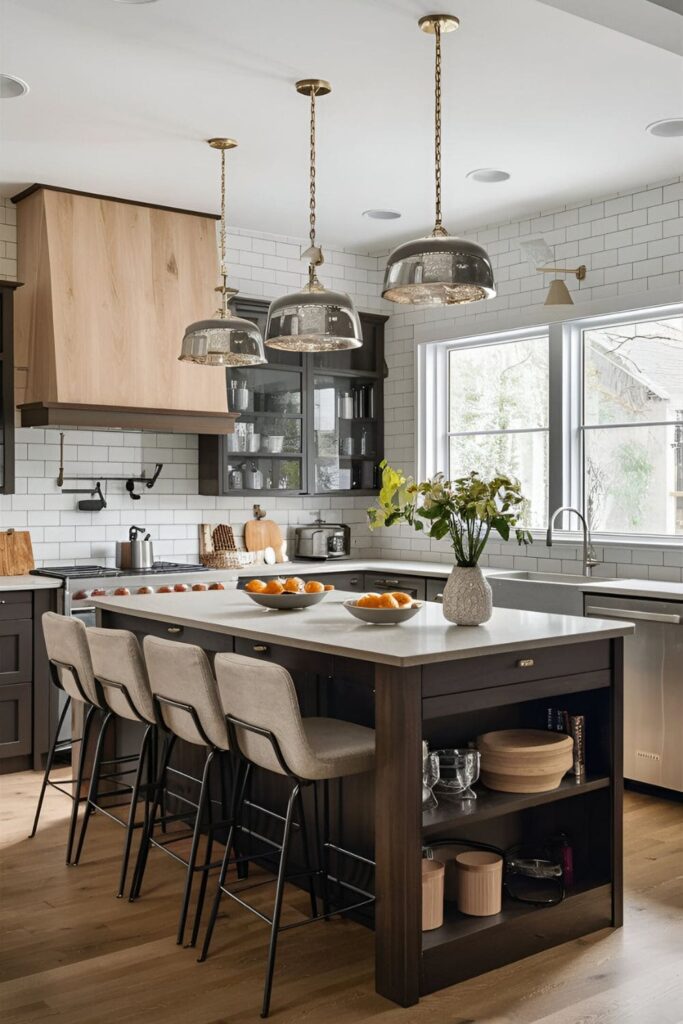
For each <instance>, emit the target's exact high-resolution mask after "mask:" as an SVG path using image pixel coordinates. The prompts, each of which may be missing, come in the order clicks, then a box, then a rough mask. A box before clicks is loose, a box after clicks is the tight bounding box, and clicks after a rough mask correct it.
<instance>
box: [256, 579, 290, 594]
mask: <svg viewBox="0 0 683 1024" xmlns="http://www.w3.org/2000/svg"><path fill="white" fill-rule="evenodd" d="M284 589H285V588H284V587H283V586H282V584H281V583H280V581H279V580H268V582H267V583H266V585H265V587H264V588H263V590H262V591H260V593H262V594H282V593H283V591H284Z"/></svg>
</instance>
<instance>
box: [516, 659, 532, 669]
mask: <svg viewBox="0 0 683 1024" xmlns="http://www.w3.org/2000/svg"><path fill="white" fill-rule="evenodd" d="M533 666H534V659H533V658H520V659H519V661H518V662H517V668H533Z"/></svg>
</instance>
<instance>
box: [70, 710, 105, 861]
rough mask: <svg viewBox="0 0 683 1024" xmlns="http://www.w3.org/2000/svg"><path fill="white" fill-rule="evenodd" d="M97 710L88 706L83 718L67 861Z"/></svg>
mask: <svg viewBox="0 0 683 1024" xmlns="http://www.w3.org/2000/svg"><path fill="white" fill-rule="evenodd" d="M96 712H97V708H96V707H95V705H94V704H90V705H89V706H88V710H87V711H86V713H85V718H84V720H83V735H82V737H81V750H80V754H79V755H78V771H77V773H76V781H75V783H74V785H75V787H76V792H75V795H74V800H73V806H72V808H71V821H70V822H69V837H68V839H67V841H66V863H67V864H70V863H71V854H72V852H73V845H74V839H75V837H76V822H77V820H78V808H79V807H80V803H81V786H82V785H83V769H84V767H85V755H86V750H87V747H88V742H89V740H90V728H91V724H92V721H93V718H94V717H95V714H96Z"/></svg>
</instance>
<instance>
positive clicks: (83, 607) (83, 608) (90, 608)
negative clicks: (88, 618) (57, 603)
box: [71, 604, 97, 618]
mask: <svg viewBox="0 0 683 1024" xmlns="http://www.w3.org/2000/svg"><path fill="white" fill-rule="evenodd" d="M95 611H97V609H96V608H95V605H94V604H79V606H78V608H73V607H72V609H71V617H72V618H75V617H76V616H77V615H80V614H81V613H83V614H85V613H86V612H95Z"/></svg>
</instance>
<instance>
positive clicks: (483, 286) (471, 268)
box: [382, 14, 496, 306]
mask: <svg viewBox="0 0 683 1024" xmlns="http://www.w3.org/2000/svg"><path fill="white" fill-rule="evenodd" d="M418 25H419V27H420V29H421V30H422V31H423V32H427V33H428V34H430V35H433V36H434V39H435V63H434V170H435V174H434V178H435V218H434V230H433V231H432V234H431V235H430V236H429V237H427V238H417V239H414V240H413V241H411V242H404V243H403V244H402V245H399V246H398V247H397V248H396V249H394V251H393V252H392V253H391V254H390V256H389V260H388V262H387V267H386V271H385V274H384V288H383V291H382V295H383V297H384V298H385V299H390V300H391V301H392V302H399V303H411V304H416V305H438V306H447V305H452V304H458V303H463V302H477V301H479V300H480V299H492V298H493V297H494V296H495V294H496V288H495V284H494V280H493V268H492V267H491V261H490V259H489V257H488V254H487V253H486V251H485V250H484V249H482V247H481V246H480V245H477V244H476V243H475V242H469V241H466V240H465V239H463V238H456V237H455V236H453V235H449V233H448V232H447V231H446V229H445V228H444V226H443V223H442V221H441V36H442V35H443V34H444V33H447V32H454V31H455V29H457V28H458V27H459V25H460V21H459V19H458V18H456V17H455V15H453V14H428V15H426V16H425V17H424V18H420V20H419V21H418Z"/></svg>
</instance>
